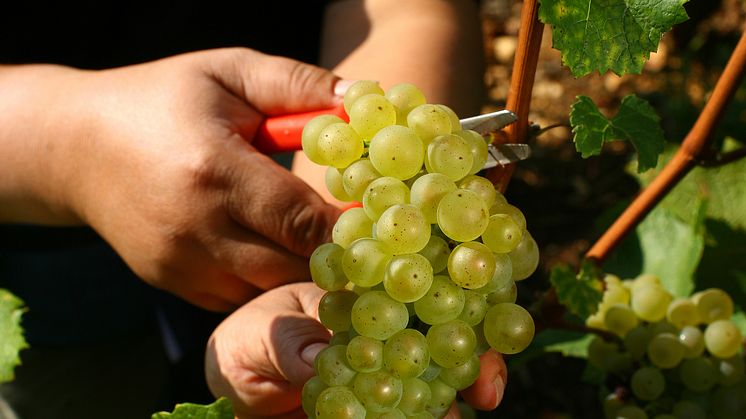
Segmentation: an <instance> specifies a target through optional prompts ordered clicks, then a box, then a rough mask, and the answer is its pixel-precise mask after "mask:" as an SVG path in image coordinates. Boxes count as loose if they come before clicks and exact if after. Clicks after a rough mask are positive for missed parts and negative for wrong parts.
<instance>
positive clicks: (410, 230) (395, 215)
mask: <svg viewBox="0 0 746 419" xmlns="http://www.w3.org/2000/svg"><path fill="white" fill-rule="evenodd" d="M376 237H377V238H378V240H380V241H381V242H383V243H384V244H385V245H386V246H387V247H388V248H389V249H391V251H392V252H393V253H394V254H402V253H417V252H419V251H420V250H422V249H423V248H424V247H425V245H426V244H427V242H428V241H430V224H428V223H427V221H425V217H424V216H423V215H422V212H421V211H420V210H419V209H418V208H417V207H415V206H414V205H394V206H392V207H390V208H389V209H387V210H386V211H384V212H383V214H381V218H379V219H378V221H377V222H376Z"/></svg>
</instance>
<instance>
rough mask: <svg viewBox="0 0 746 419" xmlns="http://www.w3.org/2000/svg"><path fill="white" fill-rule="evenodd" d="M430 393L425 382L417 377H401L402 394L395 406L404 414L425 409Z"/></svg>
mask: <svg viewBox="0 0 746 419" xmlns="http://www.w3.org/2000/svg"><path fill="white" fill-rule="evenodd" d="M431 397H432V393H431V391H430V386H429V385H428V384H427V382H425V381H422V380H420V379H419V378H404V379H402V395H401V400H400V401H399V405H398V406H397V408H398V409H399V410H401V411H402V412H404V414H406V415H414V414H415V413H420V412H423V411H425V407H426V406H427V403H428V402H429V401H430V398H431Z"/></svg>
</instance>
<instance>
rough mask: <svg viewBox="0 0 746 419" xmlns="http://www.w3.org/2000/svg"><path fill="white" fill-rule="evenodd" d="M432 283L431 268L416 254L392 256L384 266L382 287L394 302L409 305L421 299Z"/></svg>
mask: <svg viewBox="0 0 746 419" xmlns="http://www.w3.org/2000/svg"><path fill="white" fill-rule="evenodd" d="M432 283H433V268H432V266H431V265H430V262H429V261H428V260H427V258H425V257H424V256H422V255H420V254H418V253H411V254H407V255H398V256H394V257H393V258H392V259H391V261H390V262H389V264H388V266H386V271H385V274H384V276H383V286H384V287H385V289H386V292H387V293H388V294H389V295H390V296H391V298H393V299H394V300H397V301H401V302H403V303H411V302H414V301H417V300H419V299H420V298H422V296H423V295H425V293H427V291H428V290H429V289H430V286H431V285H432Z"/></svg>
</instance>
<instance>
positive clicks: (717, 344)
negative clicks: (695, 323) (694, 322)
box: [705, 320, 743, 358]
mask: <svg viewBox="0 0 746 419" xmlns="http://www.w3.org/2000/svg"><path fill="white" fill-rule="evenodd" d="M742 345H743V336H741V331H740V330H738V327H736V325H735V324H734V323H733V322H732V321H730V320H715V321H714V322H712V323H710V324H709V325H708V326H707V329H705V347H707V350H708V351H709V352H710V353H711V354H713V355H715V356H716V357H718V358H730V357H732V356H733V355H735V354H737V353H738V351H739V349H741V346H742Z"/></svg>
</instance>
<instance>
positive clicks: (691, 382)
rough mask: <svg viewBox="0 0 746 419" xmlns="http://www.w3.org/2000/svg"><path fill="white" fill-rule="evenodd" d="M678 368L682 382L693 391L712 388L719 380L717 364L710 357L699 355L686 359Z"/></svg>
mask: <svg viewBox="0 0 746 419" xmlns="http://www.w3.org/2000/svg"><path fill="white" fill-rule="evenodd" d="M678 369H679V378H681V382H682V383H684V385H685V386H686V387H687V388H688V389H691V390H693V391H698V392H702V391H707V390H710V389H711V388H712V387H714V386H715V384H716V383H717V380H718V373H717V369H716V366H715V364H714V363H713V362H712V360H710V359H709V358H705V357H701V356H699V357H696V358H691V359H685V360H684V361H682V362H681V365H679V368H678Z"/></svg>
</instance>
